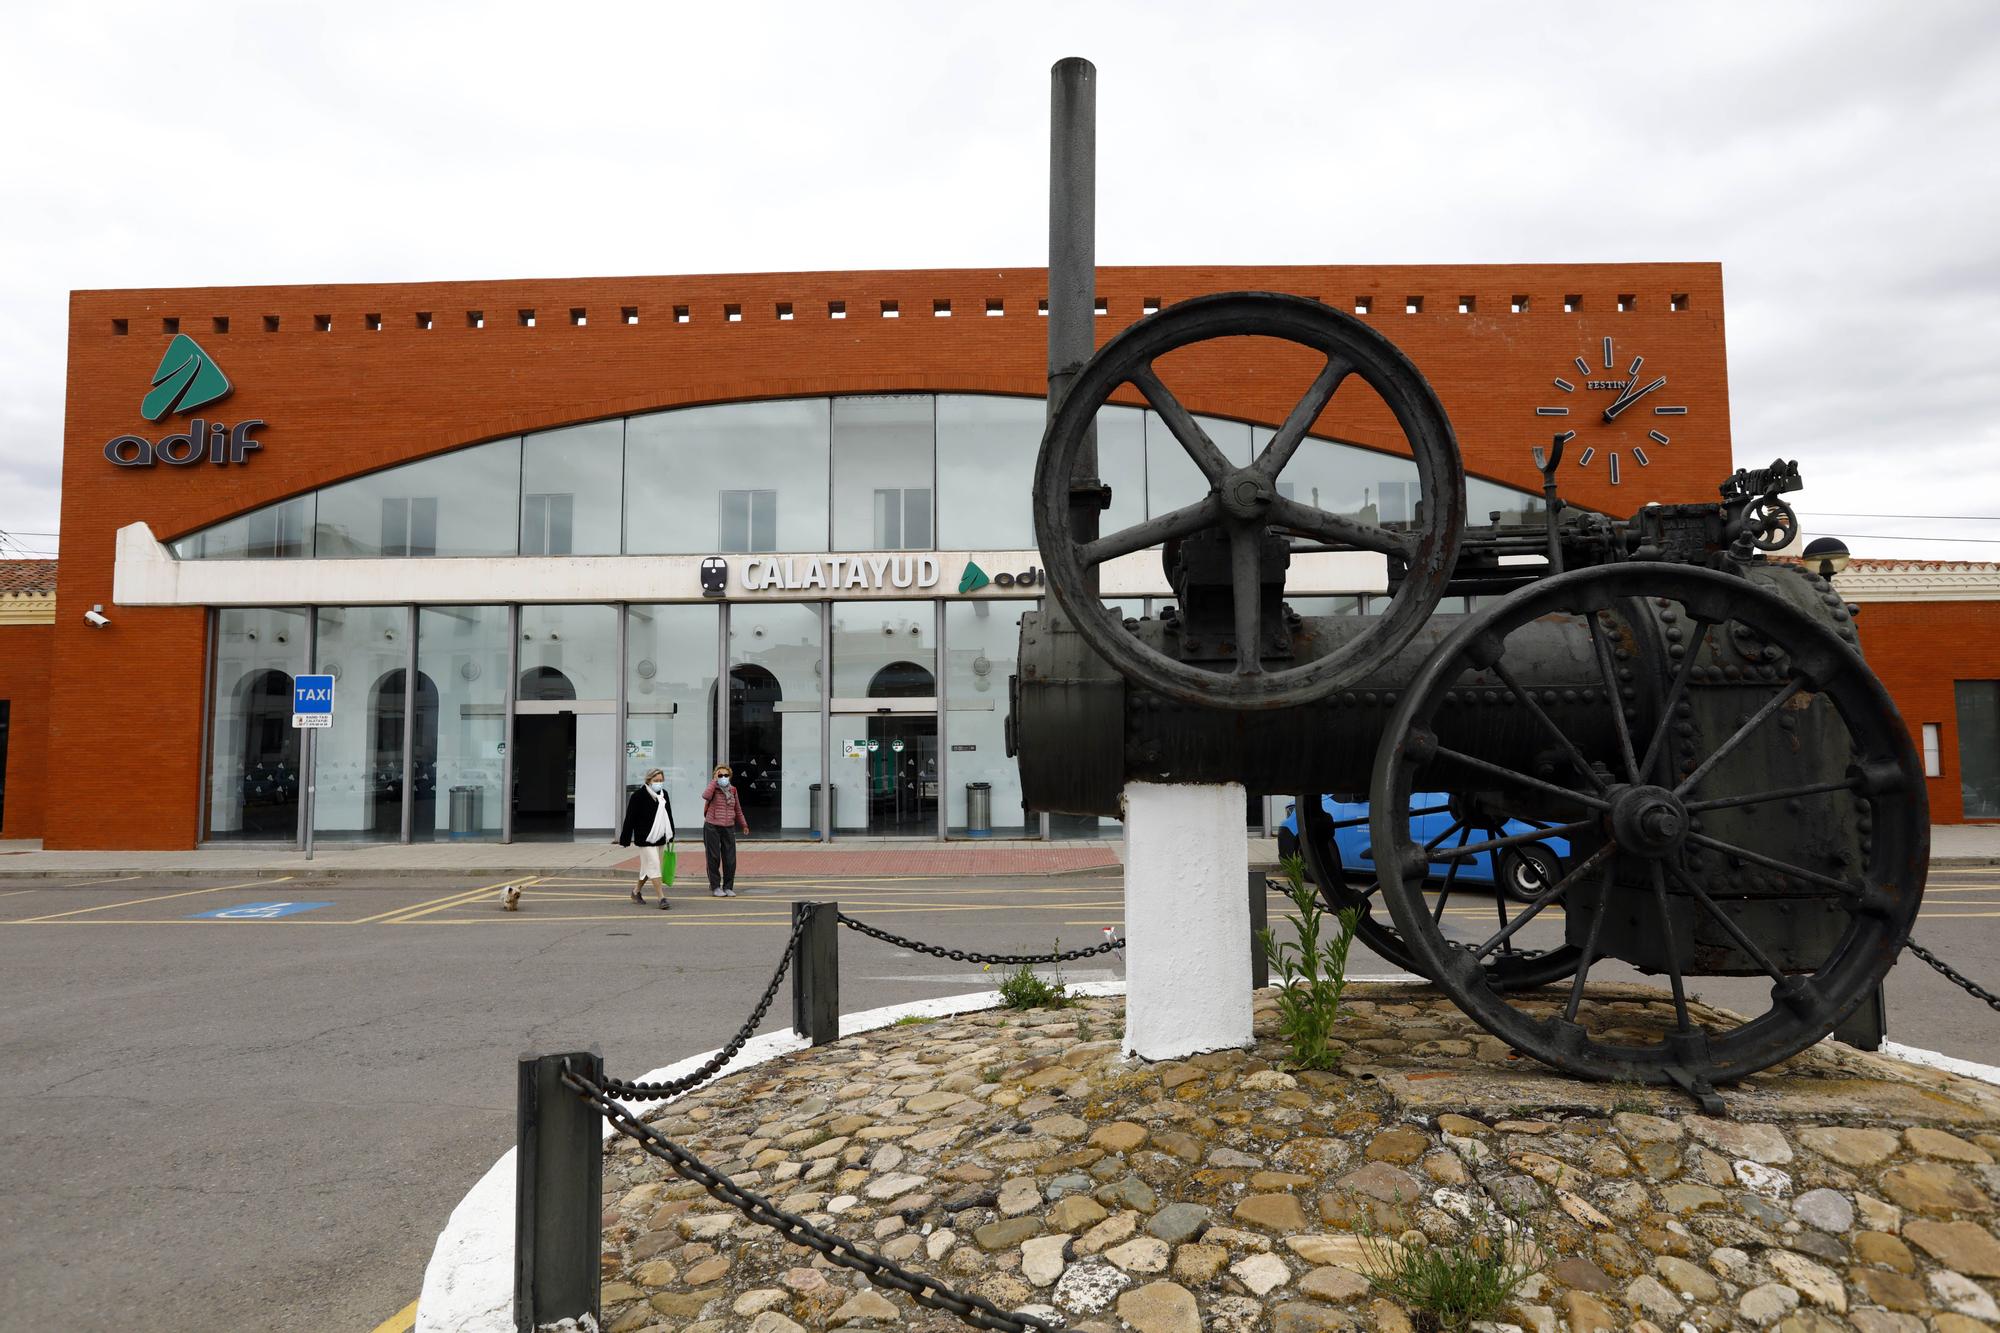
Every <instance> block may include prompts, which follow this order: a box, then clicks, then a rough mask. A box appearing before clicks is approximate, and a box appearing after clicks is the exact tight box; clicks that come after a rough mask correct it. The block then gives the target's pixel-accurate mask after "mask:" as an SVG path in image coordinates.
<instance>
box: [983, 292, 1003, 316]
mask: <svg viewBox="0 0 2000 1333" xmlns="http://www.w3.org/2000/svg"><path fill="white" fill-rule="evenodd" d="M986 313H987V315H989V316H991V317H993V318H996V319H997V318H999V317H1000V316H1002V315H1005V314H1006V313H1007V303H1006V302H1005V301H1003V300H1001V299H1000V298H999V297H997V296H989V297H987V298H986Z"/></svg>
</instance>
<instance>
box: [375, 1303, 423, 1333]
mask: <svg viewBox="0 0 2000 1333" xmlns="http://www.w3.org/2000/svg"><path fill="white" fill-rule="evenodd" d="M416 1326H417V1303H416V1302H415V1301H411V1302H410V1303H409V1304H408V1305H406V1306H404V1307H403V1308H402V1309H400V1310H398V1311H396V1313H394V1314H392V1315H390V1316H389V1317H388V1318H387V1319H384V1320H383V1321H382V1322H381V1323H379V1324H377V1325H375V1333H410V1330H411V1329H413V1328H415V1327H416Z"/></svg>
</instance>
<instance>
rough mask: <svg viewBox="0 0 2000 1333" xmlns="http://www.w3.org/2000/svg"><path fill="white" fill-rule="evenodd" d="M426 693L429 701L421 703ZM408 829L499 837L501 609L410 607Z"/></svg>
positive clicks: (503, 687) (503, 669)
mask: <svg viewBox="0 0 2000 1333" xmlns="http://www.w3.org/2000/svg"><path fill="white" fill-rule="evenodd" d="M426 700H435V704H434V705H432V706H428V707H427V706H426V704H425V701H426ZM417 701H418V714H417V728H416V743H415V754H414V759H413V765H412V772H413V779H414V781H413V785H414V787H415V789H416V803H415V805H414V807H413V809H412V810H411V818H410V826H411V830H412V836H414V837H415V838H416V839H417V840H418V841H428V840H431V839H435V838H488V839H491V838H498V837H499V836H500V822H501V818H502V815H503V813H504V811H503V808H502V805H501V788H500V775H501V771H502V769H501V766H502V763H503V762H504V759H503V756H504V755H505V753H506V740H507V713H506V710H507V608H506V607H504V606H426V607H422V608H420V609H419V610H418V612H417Z"/></svg>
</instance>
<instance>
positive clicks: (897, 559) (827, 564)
mask: <svg viewBox="0 0 2000 1333" xmlns="http://www.w3.org/2000/svg"><path fill="white" fill-rule="evenodd" d="M736 578H737V583H738V584H739V585H740V586H741V587H742V588H743V589H744V591H746V592H779V591H783V592H803V591H808V590H816V591H825V592H842V591H845V590H847V589H850V588H855V589H860V590H862V591H865V592H880V591H881V590H882V589H884V588H909V589H913V590H914V589H922V588H935V587H936V586H937V583H938V558H937V557H936V556H934V555H766V556H754V555H753V556H751V557H750V558H749V559H747V560H745V561H743V562H742V563H741V564H740V565H738V566H737V570H736Z"/></svg>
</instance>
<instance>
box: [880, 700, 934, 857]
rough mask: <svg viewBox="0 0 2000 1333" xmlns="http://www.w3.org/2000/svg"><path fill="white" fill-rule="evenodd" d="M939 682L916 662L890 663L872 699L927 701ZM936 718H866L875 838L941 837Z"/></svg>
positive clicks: (924, 715) (915, 715)
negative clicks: (938, 827)
mask: <svg viewBox="0 0 2000 1333" xmlns="http://www.w3.org/2000/svg"><path fill="white" fill-rule="evenodd" d="M936 695H937V680H936V678H935V677H934V676H932V675H931V673H930V671H929V670H928V669H926V668H924V667H922V666H919V665H918V664H917V663H915V662H890V663H888V664H887V665H886V666H883V667H882V668H881V669H879V670H878V671H876V672H875V674H874V675H873V676H872V677H871V678H870V679H869V681H868V697H869V698H871V699H929V698H935V697H936ZM937 803H938V753H937V714H935V713H895V712H885V713H874V714H871V715H870V716H869V718H868V832H869V834H870V835H871V836H873V837H880V838H894V837H930V836H933V835H935V834H936V833H937V814H938V811H937Z"/></svg>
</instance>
